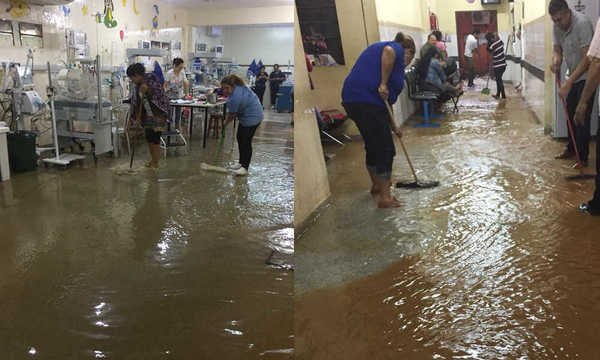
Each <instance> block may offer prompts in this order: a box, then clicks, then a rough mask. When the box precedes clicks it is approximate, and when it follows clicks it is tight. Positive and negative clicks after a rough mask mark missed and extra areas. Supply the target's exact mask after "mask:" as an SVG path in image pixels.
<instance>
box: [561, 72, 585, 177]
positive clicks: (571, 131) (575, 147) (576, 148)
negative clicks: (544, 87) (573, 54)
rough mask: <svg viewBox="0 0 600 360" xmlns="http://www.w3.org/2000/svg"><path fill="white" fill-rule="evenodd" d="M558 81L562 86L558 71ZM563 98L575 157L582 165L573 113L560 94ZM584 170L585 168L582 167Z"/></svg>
mask: <svg viewBox="0 0 600 360" xmlns="http://www.w3.org/2000/svg"><path fill="white" fill-rule="evenodd" d="M556 83H557V84H558V88H559V89H560V88H561V87H562V84H561V82H560V74H559V73H558V72H557V73H556ZM558 97H559V98H560V99H561V100H562V105H563V109H564V110H565V115H566V116H567V125H568V126H569V136H570V137H571V141H572V142H573V148H574V149H575V157H576V158H577V163H578V164H579V165H581V156H579V149H578V147H577V141H575V133H574V132H573V124H572V119H571V115H569V109H568V107H567V102H566V101H565V99H564V98H563V97H562V96H560V95H559V96H558ZM582 171H583V169H582Z"/></svg>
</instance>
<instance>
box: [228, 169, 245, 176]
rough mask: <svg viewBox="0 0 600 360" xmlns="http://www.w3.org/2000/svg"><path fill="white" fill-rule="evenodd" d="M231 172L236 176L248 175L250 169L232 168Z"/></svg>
mask: <svg viewBox="0 0 600 360" xmlns="http://www.w3.org/2000/svg"><path fill="white" fill-rule="evenodd" d="M231 173H232V174H233V175H235V176H246V175H248V170H246V168H243V167H240V168H239V169H237V170H231Z"/></svg>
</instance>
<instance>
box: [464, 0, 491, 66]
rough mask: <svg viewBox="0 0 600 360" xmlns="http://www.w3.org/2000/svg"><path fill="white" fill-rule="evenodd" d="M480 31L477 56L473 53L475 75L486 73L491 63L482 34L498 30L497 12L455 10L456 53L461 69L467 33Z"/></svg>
mask: <svg viewBox="0 0 600 360" xmlns="http://www.w3.org/2000/svg"><path fill="white" fill-rule="evenodd" d="M476 28H477V29H479V30H480V31H481V38H480V39H479V56H477V55H475V56H474V57H473V60H474V62H475V73H476V74H477V75H483V74H487V72H488V70H489V66H490V63H491V60H492V59H491V56H490V55H489V54H488V52H487V50H486V48H487V41H486V40H485V38H484V34H485V33H488V32H493V33H497V32H498V13H497V11H496V10H485V11H457V12H456V34H457V38H458V55H459V61H460V67H461V69H464V68H465V55H464V54H465V43H466V40H467V35H469V34H472V33H473V30H475V29H476Z"/></svg>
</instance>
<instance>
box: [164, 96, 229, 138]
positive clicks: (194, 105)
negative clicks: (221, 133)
mask: <svg viewBox="0 0 600 360" xmlns="http://www.w3.org/2000/svg"><path fill="white" fill-rule="evenodd" d="M226 104H227V101H225V100H219V101H217V102H216V103H215V104H209V103H207V102H199V101H193V102H181V101H177V100H174V101H171V106H172V107H174V108H177V109H178V110H177V111H180V110H179V109H181V108H190V121H189V123H188V134H189V135H188V136H189V137H190V142H191V141H192V125H193V121H194V109H204V134H203V135H204V136H203V139H202V147H203V148H205V147H206V137H207V136H208V110H209V109H212V108H216V107H220V106H222V107H223V118H224V119H225V118H227V106H226ZM233 125H234V126H233V129H234V135H235V122H234V124H233Z"/></svg>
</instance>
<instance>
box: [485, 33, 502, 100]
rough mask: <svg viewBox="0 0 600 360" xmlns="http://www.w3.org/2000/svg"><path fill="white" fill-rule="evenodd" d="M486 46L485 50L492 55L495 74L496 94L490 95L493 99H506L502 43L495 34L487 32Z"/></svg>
mask: <svg viewBox="0 0 600 360" xmlns="http://www.w3.org/2000/svg"><path fill="white" fill-rule="evenodd" d="M485 38H486V39H487V42H488V46H487V50H488V51H489V52H490V53H491V54H492V57H493V65H492V66H493V68H494V75H495V76H496V95H492V96H493V97H494V98H495V99H500V98H502V99H506V94H505V92H504V80H502V76H503V75H504V72H505V71H506V59H505V57H504V43H503V42H502V40H500V37H498V36H497V35H496V34H493V33H487V34H486V35H485Z"/></svg>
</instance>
